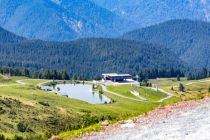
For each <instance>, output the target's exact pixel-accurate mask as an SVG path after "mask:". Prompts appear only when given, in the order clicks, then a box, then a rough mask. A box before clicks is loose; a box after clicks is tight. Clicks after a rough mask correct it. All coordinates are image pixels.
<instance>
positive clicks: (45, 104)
mask: <svg viewBox="0 0 210 140" xmlns="http://www.w3.org/2000/svg"><path fill="white" fill-rule="evenodd" d="M39 104H41V105H43V106H50V105H49V103H48V102H41V101H40V102H39Z"/></svg>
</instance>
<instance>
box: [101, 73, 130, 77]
mask: <svg viewBox="0 0 210 140" xmlns="http://www.w3.org/2000/svg"><path fill="white" fill-rule="evenodd" d="M102 75H103V76H110V77H117V76H126V77H127V76H128V77H130V76H131V75H130V74H117V73H104V74H102Z"/></svg>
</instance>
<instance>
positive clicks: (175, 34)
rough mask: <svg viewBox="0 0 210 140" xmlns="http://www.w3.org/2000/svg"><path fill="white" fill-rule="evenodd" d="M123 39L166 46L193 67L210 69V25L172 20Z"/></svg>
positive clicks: (125, 35) (140, 30) (127, 35)
mask: <svg viewBox="0 0 210 140" xmlns="http://www.w3.org/2000/svg"><path fill="white" fill-rule="evenodd" d="M122 38H123V39H130V40H136V41H146V42H150V43H156V44H160V45H163V46H166V47H167V48H168V49H170V50H171V51H172V52H174V53H175V54H177V56H179V57H180V58H182V60H184V61H185V62H187V63H188V64H190V65H191V66H194V67H196V68H201V67H208V68H210V57H209V56H210V46H209V45H210V23H207V22H201V21H191V20H172V21H168V22H165V23H161V24H157V25H154V26H150V27H147V28H142V29H139V30H135V31H132V32H129V33H126V34H124V35H123V36H122Z"/></svg>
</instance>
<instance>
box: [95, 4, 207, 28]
mask: <svg viewBox="0 0 210 140" xmlns="http://www.w3.org/2000/svg"><path fill="white" fill-rule="evenodd" d="M92 1H93V2H95V3H97V4H99V5H100V6H102V7H104V8H106V9H108V10H110V11H112V12H113V13H115V14H117V15H119V16H122V17H124V18H126V19H129V20H131V21H133V22H136V23H138V25H139V26H141V27H145V26H149V25H154V24H157V23H161V22H165V21H167V20H173V19H191V20H202V21H210V7H209V5H210V0H173V1H172V0H130V1H129V0H92Z"/></svg>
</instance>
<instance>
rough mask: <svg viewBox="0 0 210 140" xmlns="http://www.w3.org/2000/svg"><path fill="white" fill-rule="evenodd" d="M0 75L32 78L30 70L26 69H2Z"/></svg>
mask: <svg viewBox="0 0 210 140" xmlns="http://www.w3.org/2000/svg"><path fill="white" fill-rule="evenodd" d="M0 73H1V74H6V75H9V76H26V77H30V72H29V69H26V68H11V67H0Z"/></svg>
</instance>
